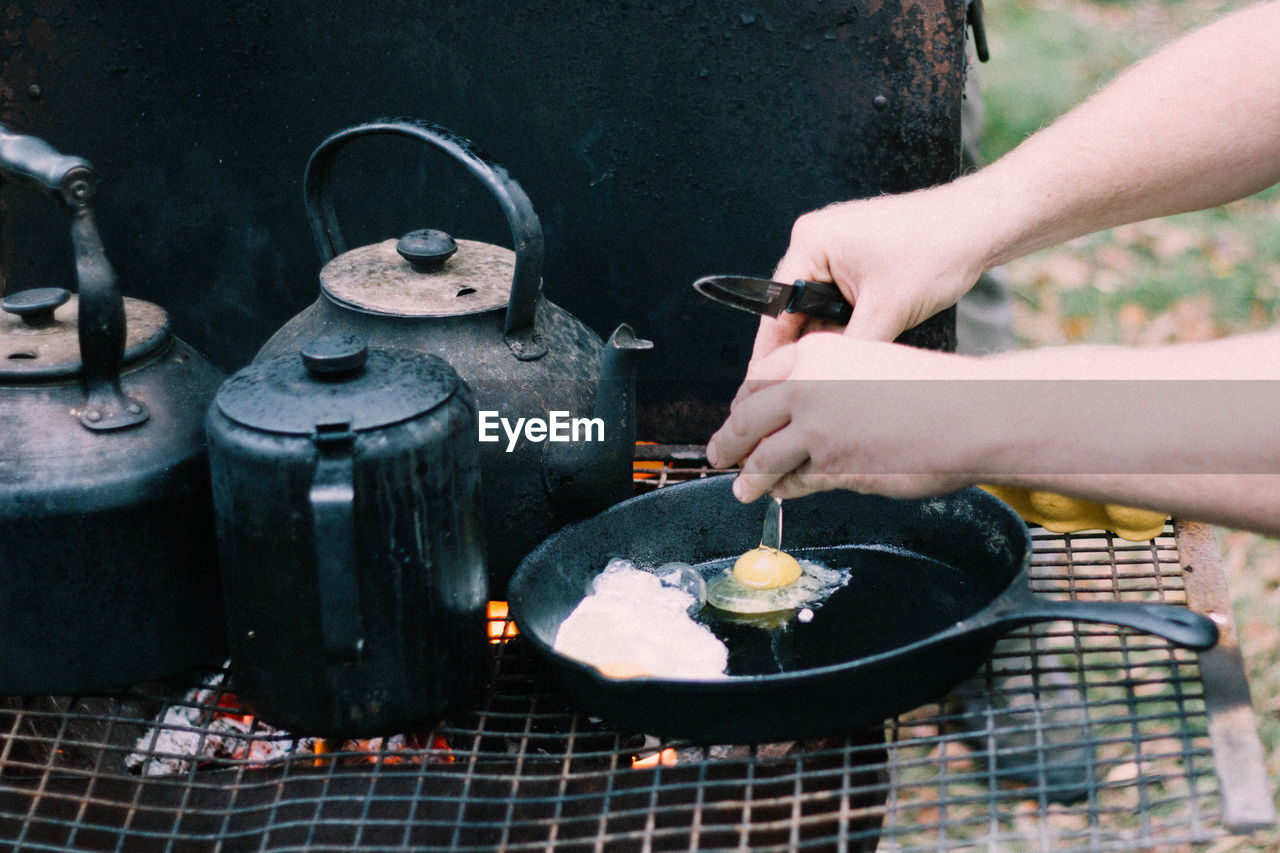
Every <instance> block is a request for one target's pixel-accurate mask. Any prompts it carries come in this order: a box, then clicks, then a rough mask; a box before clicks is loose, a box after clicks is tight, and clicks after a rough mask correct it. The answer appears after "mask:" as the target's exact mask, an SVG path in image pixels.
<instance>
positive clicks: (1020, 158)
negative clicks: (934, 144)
mask: <svg viewBox="0 0 1280 853" xmlns="http://www.w3.org/2000/svg"><path fill="white" fill-rule="evenodd" d="M1277 181H1280V3H1275V2H1271V3H1264V4H1261V5H1258V6H1254V7H1251V8H1249V9H1246V10H1243V11H1242V12H1240V13H1237V14H1235V15H1231V16H1228V17H1226V18H1224V19H1222V20H1220V21H1218V22H1216V23H1215V24H1212V25H1210V26H1208V27H1205V28H1204V29H1201V30H1198V31H1196V32H1194V33H1191V34H1190V35H1188V36H1185V37H1183V38H1182V39H1180V40H1178V41H1175V42H1174V43H1173V44H1171V45H1169V46H1168V47H1166V48H1165V49H1164V50H1162V51H1160V52H1158V53H1156V54H1155V55H1153V56H1151V57H1150V58H1148V59H1147V60H1145V61H1143V62H1141V63H1139V64H1137V65H1135V66H1134V67H1132V68H1130V69H1129V70H1128V71H1126V72H1125V73H1124V74H1122V75H1120V76H1119V77H1118V78H1116V79H1115V80H1114V81H1113V82H1112V83H1110V84H1109V85H1108V86H1106V87H1105V88H1103V89H1102V90H1101V91H1100V92H1099V93H1098V94H1097V95H1095V96H1094V97H1093V98H1091V99H1090V100H1088V101H1086V102H1085V103H1083V104H1081V105H1080V106H1079V107H1077V108H1076V109H1075V110H1073V111H1072V112H1070V113H1068V114H1067V115H1065V116H1063V117H1062V118H1060V119H1059V120H1058V121H1056V122H1055V123H1054V124H1052V125H1050V126H1049V127H1048V128H1046V129H1045V130H1043V131H1041V132H1040V133H1038V134H1036V135H1034V136H1032V137H1030V138H1029V139H1028V140H1026V141H1025V142H1024V143H1023V144H1022V145H1020V146H1019V147H1018V148H1016V149H1015V150H1014V151H1012V152H1010V153H1009V154H1008V155H1007V156H1005V157H1004V158H1003V159H1001V160H1000V161H998V162H996V163H994V164H993V165H992V166H990V167H988V168H987V169H985V170H983V171H982V172H979V173H977V174H976V175H973V176H971V177H969V178H966V179H963V180H961V181H959V182H957V183H956V184H955V185H953V187H954V188H955V189H957V190H960V189H963V191H964V192H967V193H970V194H972V195H973V196H974V198H975V200H977V203H978V204H980V205H981V206H982V208H983V209H984V210H985V211H986V213H985V215H980V216H979V218H978V220H979V222H980V223H981V226H982V228H983V229H984V231H985V233H986V235H987V237H986V239H987V241H988V243H987V246H988V249H987V251H988V257H987V258H986V265H987V266H991V265H994V264H997V263H1001V262H1004V261H1007V260H1010V259H1012V258H1014V257H1018V256H1020V255H1022V254H1026V253H1027V252H1030V251H1033V250H1035V249H1039V248H1043V247H1045V246H1049V245H1052V244H1055V243H1058V242H1061V241H1063V240H1066V239H1070V238H1072V237H1076V236H1080V235H1082V234H1086V233H1091V232H1093V231H1097V230H1101V229H1103V228H1108V227H1111V226H1114V225H1118V224H1121V223H1125V222H1133V221H1138V220H1142V219H1148V218H1151V217H1155V216H1163V215H1168V214H1173V213H1181V212H1185V211H1188V210H1194V209H1202V208H1206V207H1212V206H1216V205H1219V204H1223V203H1225V202H1228V201H1232V200H1235V199H1238V198H1242V197H1244V196H1246V195H1250V194H1252V193H1254V192H1257V191H1259V190H1261V189H1264V188H1266V187H1268V186H1270V185H1271V184H1273V183H1276V182H1277Z"/></svg>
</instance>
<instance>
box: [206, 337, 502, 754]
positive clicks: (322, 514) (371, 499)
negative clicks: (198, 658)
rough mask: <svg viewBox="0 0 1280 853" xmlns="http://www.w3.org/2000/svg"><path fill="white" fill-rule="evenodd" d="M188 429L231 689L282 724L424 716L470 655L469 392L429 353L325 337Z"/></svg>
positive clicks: (473, 655) (339, 727) (251, 379)
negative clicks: (213, 561)
mask: <svg viewBox="0 0 1280 853" xmlns="http://www.w3.org/2000/svg"><path fill="white" fill-rule="evenodd" d="M206 428H207V431H208V436H209V458H210V465H211V470H212V479H213V496H214V506H215V509H216V514H217V526H218V539H219V548H220V557H221V562H222V577H223V584H224V587H225V591H226V600H227V629H228V644H229V646H230V650H231V659H232V672H233V677H234V679H235V683H236V690H237V693H238V694H239V695H241V696H242V697H243V699H244V701H245V703H246V704H247V705H248V706H249V707H251V708H252V709H254V710H255V711H256V712H257V713H259V714H260V715H261V716H262V717H263V718H264V719H266V720H268V721H269V722H271V723H272V724H274V725H276V726H279V727H281V728H284V729H286V730H288V731H291V732H297V733H316V734H323V735H329V736H369V735H375V734H388V733H392V732H397V731H406V730H412V729H413V728H414V727H415V726H418V725H421V724H429V723H432V722H434V721H435V719H436V718H437V717H438V716H439V715H440V713H441V712H443V711H444V710H445V709H446V708H447V707H449V705H451V704H452V703H454V702H457V701H459V700H461V699H464V698H466V697H467V696H468V695H469V694H470V693H471V692H472V691H473V690H474V689H475V688H476V687H477V686H478V685H479V684H480V683H481V680H482V679H483V676H484V674H485V672H486V666H487V659H488V656H487V649H488V642H487V634H486V629H487V614H486V605H487V603H488V584H487V578H486V572H485V564H484V550H483V542H482V540H481V532H480V521H481V517H480V513H481V509H480V492H479V490H480V475H479V467H478V460H477V458H476V443H475V440H474V433H475V429H476V413H475V405H474V403H473V402H472V399H471V394H470V391H469V390H468V389H467V387H466V384H465V383H464V382H463V381H462V380H461V379H459V378H458V375H457V374H456V373H455V372H454V371H453V370H452V369H451V368H450V367H449V365H448V364H446V363H445V362H444V361H443V360H442V359H440V358H438V357H436V356H431V355H426V354H423V353H418V352H404V351H396V350H392V349H384V348H370V347H368V346H367V345H366V344H365V342H364V341H363V340H361V339H359V338H356V337H354V336H341V335H340V336H325V337H321V338H317V339H316V340H314V341H312V342H310V343H309V344H308V345H307V346H306V347H305V348H304V349H303V350H302V351H301V353H293V354H292V355H285V356H278V357H276V358H271V359H266V360H264V361H259V362H255V363H254V364H251V365H249V366H248V367H246V368H245V369H243V370H241V371H240V372H239V373H237V374H235V375H234V376H232V377H231V378H230V379H228V380H227V382H226V383H225V384H224V385H223V386H222V388H221V389H219V391H218V393H217V396H216V397H215V399H214V402H213V404H212V405H211V406H210V407H209V414H208V419H207V422H206Z"/></svg>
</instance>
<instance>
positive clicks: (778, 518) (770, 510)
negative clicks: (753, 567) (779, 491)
mask: <svg viewBox="0 0 1280 853" xmlns="http://www.w3.org/2000/svg"><path fill="white" fill-rule="evenodd" d="M760 547H761V548H772V549H773V550H774V551H781V550H782V500H781V499H779V498H775V497H774V496H773V495H770V496H769V503H768V504H767V505H766V506H765V508H764V529H763V530H761V531H760Z"/></svg>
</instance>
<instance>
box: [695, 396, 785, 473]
mask: <svg viewBox="0 0 1280 853" xmlns="http://www.w3.org/2000/svg"><path fill="white" fill-rule="evenodd" d="M744 387H745V386H744ZM781 391H782V389H781V388H779V387H778V386H777V385H776V384H775V385H774V386H771V387H770V388H766V389H763V390H761V391H760V392H758V393H754V394H751V395H749V396H745V397H742V398H741V399H740V400H739V401H737V403H736V404H735V406H734V408H733V411H732V412H730V414H729V419H728V420H727V421H725V422H724V425H723V426H721V427H720V429H718V430H717V431H716V433H715V435H713V436H711V440H710V441H708V442H707V461H708V462H710V463H711V464H712V465H713V466H714V467H716V468H728V467H730V466H732V465H736V464H738V463H739V462H741V461H742V460H743V459H746V458H747V455H748V454H750V453H751V452H752V451H753V449H754V448H756V446H757V445H758V444H759V443H760V442H761V441H762V440H763V439H764V438H765V437H766V436H769V435H771V434H772V433H774V432H776V431H778V430H780V429H782V428H783V427H785V426H786V425H787V424H788V423H789V422H790V420H791V410H790V407H789V406H788V405H787V402H786V399H785V395H784V394H783V393H781ZM771 392H772V393H771Z"/></svg>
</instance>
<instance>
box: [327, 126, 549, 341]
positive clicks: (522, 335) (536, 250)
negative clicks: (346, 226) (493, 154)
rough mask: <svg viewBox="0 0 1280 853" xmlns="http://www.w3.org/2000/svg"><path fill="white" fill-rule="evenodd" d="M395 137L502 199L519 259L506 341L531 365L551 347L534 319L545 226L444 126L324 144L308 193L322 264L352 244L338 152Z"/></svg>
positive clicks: (349, 132) (361, 132)
mask: <svg viewBox="0 0 1280 853" xmlns="http://www.w3.org/2000/svg"><path fill="white" fill-rule="evenodd" d="M376 134H391V135H398V136H407V137H409V138H411V139H416V140H419V141H420V142H426V143H428V144H430V145H433V146H435V147H436V148H439V149H440V150H441V151H443V152H445V153H446V154H448V155H450V156H451V157H453V158H454V159H455V160H457V161H458V162H460V163H462V165H463V166H465V167H466V168H467V171H469V172H470V173H471V174H472V175H473V176H474V177H475V178H477V179H478V180H479V181H480V182H481V183H482V184H484V185H485V186H486V187H487V188H488V189H489V192H491V193H492V194H493V196H494V198H496V199H497V201H498V204H499V206H501V208H502V212H503V213H504V214H506V217H507V222H508V224H510V226H511V239H512V244H513V246H514V248H515V253H516V266H515V274H514V275H513V276H512V281H511V297H510V299H509V301H508V303H507V317H506V322H505V324H504V325H503V336H504V337H505V338H506V341H507V346H508V347H509V348H510V349H511V351H512V353H513V354H514V355H515V356H516V358H518V359H520V360H521V361H530V360H533V359H536V358H540V357H541V356H542V355H544V354H545V353H546V351H547V348H546V344H545V343H544V342H543V341H542V339H541V338H540V337H539V336H538V335H537V334H536V333H535V329H534V317H535V314H536V311H537V306H538V296H539V294H540V293H541V291H542V270H543V256H544V253H545V244H544V241H543V236H542V223H541V222H540V221H539V220H538V216H537V214H536V213H534V211H533V205H532V204H531V203H530V201H529V196H528V195H526V194H525V191H524V189H522V188H521V186H520V185H519V184H518V183H516V181H515V179H513V178H512V177H511V175H510V174H509V173H508V172H507V170H506V169H504V168H502V167H501V166H499V165H497V164H496V163H492V162H490V161H489V160H488V159H486V158H485V157H484V156H483V155H482V154H481V153H480V152H479V151H478V150H477V149H476V146H475V145H474V144H473V143H472V142H470V141H469V140H467V139H464V138H463V137H461V136H458V135H456V134H454V133H453V132H452V131H449V130H447V129H445V128H443V127H440V126H439V125H435V124H431V123H429V122H425V121H421V120H418V119H412V118H394V117H392V118H381V119H375V120H373V121H371V122H367V123H365V124H358V125H354V126H352V127H348V128H345V129H343V130H339V131H338V132H336V133H334V134H332V135H331V136H329V138H328V139H326V140H324V142H321V143H320V146H319V147H318V148H316V150H315V151H314V152H312V154H311V159H310V160H308V161H307V169H306V173H305V175H304V177H303V182H302V193H303V197H304V201H305V204H306V210H307V221H308V222H309V223H310V225H311V234H312V236H313V237H314V238H315V241H316V248H317V250H319V252H320V259H321V262H322V263H327V262H328V261H330V260H332V259H333V258H334V257H335V256H337V255H339V254H341V253H342V252H344V251H346V242H345V241H344V240H343V239H342V232H341V231H340V230H339V228H338V221H337V217H336V216H335V215H334V211H333V199H332V197H331V195H330V192H329V188H330V175H331V172H332V167H333V161H334V159H335V157H336V156H337V154H338V152H339V151H341V150H342V148H343V147H345V146H346V144H347V143H348V142H350V141H351V140H353V139H355V138H357V137H360V136H372V135H376Z"/></svg>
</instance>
